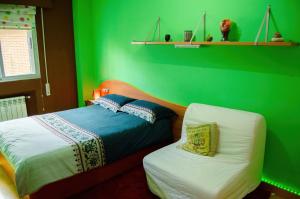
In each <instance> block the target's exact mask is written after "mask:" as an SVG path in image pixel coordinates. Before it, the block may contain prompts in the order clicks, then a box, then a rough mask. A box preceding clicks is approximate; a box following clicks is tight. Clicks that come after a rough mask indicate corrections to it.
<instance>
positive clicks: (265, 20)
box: [255, 5, 271, 44]
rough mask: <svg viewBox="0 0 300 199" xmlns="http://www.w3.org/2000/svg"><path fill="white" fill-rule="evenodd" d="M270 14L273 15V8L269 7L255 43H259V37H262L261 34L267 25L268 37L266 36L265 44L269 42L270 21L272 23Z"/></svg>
mask: <svg viewBox="0 0 300 199" xmlns="http://www.w3.org/2000/svg"><path fill="white" fill-rule="evenodd" d="M270 14H271V6H270V5H268V7H267V11H266V14H265V16H264V18H263V20H262V23H261V25H260V28H259V30H258V33H257V35H256V39H255V43H256V44H257V43H258V40H259V37H260V35H261V32H262V30H263V27H264V24H266V35H265V42H268V37H269V21H270Z"/></svg>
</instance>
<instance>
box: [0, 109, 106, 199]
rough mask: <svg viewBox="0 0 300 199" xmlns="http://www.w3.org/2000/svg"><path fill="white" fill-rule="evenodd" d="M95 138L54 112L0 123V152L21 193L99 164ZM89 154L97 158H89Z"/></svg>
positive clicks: (99, 151) (98, 145) (99, 145)
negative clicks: (11, 170) (9, 166)
mask: <svg viewBox="0 0 300 199" xmlns="http://www.w3.org/2000/svg"><path fill="white" fill-rule="evenodd" d="M99 139H100V138H98V137H97V136H95V135H93V134H91V133H90V132H87V131H85V130H83V129H79V128H78V127H76V126H74V125H72V124H70V123H68V122H66V121H64V120H63V119H62V118H60V117H58V116H56V115H55V114H46V115H42V116H36V117H27V118H22V119H17V120H11V121H6V122H1V123H0V152H1V153H2V154H3V155H4V156H5V157H6V159H7V160H8V161H9V162H10V163H11V165H12V167H13V168H14V170H15V176H16V179H15V182H16V185H17V190H18V193H19V195H20V196H21V197H23V196H25V195H27V194H31V193H33V192H35V191H37V190H38V189H39V188H41V187H42V186H44V185H46V184H49V183H52V182H55V181H57V180H60V179H64V178H67V177H69V176H73V175H75V174H77V173H80V172H83V171H87V170H89V169H92V168H95V167H98V166H102V165H103V164H104V159H103V151H102V147H103V146H102V142H101V140H99ZM88 146H93V149H92V148H88ZM94 146H96V147H94ZM93 156H94V159H97V161H95V162H93V161H92V158H93Z"/></svg>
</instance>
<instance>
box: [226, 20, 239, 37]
mask: <svg viewBox="0 0 300 199" xmlns="http://www.w3.org/2000/svg"><path fill="white" fill-rule="evenodd" d="M240 38H241V32H240V29H239V27H238V26H237V24H236V23H235V22H231V30H230V34H229V41H240Z"/></svg>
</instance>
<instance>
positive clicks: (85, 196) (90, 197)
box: [71, 166, 157, 199]
mask: <svg viewBox="0 0 300 199" xmlns="http://www.w3.org/2000/svg"><path fill="white" fill-rule="evenodd" d="M98 198H99V199H157V197H156V196H154V195H153V194H152V193H151V192H150V191H149V190H148V186H147V182H146V176H145V172H144V169H143V167H142V166H139V167H137V168H135V169H132V170H131V171H129V172H127V173H125V174H122V175H120V176H117V177H115V178H112V179H110V180H109V181H106V182H105V183H101V184H99V185H96V186H95V187H94V188H91V189H89V190H87V191H85V192H82V193H80V194H78V195H76V196H73V197H71V199H98Z"/></svg>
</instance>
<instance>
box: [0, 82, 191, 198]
mask: <svg viewBox="0 0 300 199" xmlns="http://www.w3.org/2000/svg"><path fill="white" fill-rule="evenodd" d="M96 90H98V91H101V92H102V91H108V92H105V94H107V93H109V94H120V95H126V96H128V97H132V98H136V99H144V100H148V101H151V102H155V103H157V104H160V105H163V106H165V107H168V108H170V109H172V110H173V111H174V112H176V114H177V117H176V118H174V121H173V135H174V139H175V140H177V139H178V138H179V137H180V134H181V126H182V121H183V116H184V113H185V110H186V107H184V106H180V105H177V104H173V103H170V102H167V101H164V100H160V99H158V98H155V97H153V96H150V95H148V94H146V93H144V92H143V91H141V90H139V89H137V88H135V87H133V86H131V85H129V84H127V83H125V82H121V81H117V80H108V81H105V82H103V83H102V84H101V85H100V86H99V88H98V89H96ZM102 93H103V92H102ZM167 144H169V143H161V144H159V145H156V146H152V147H148V148H145V149H142V150H140V151H138V152H136V153H135V154H132V155H130V156H127V157H125V158H123V159H121V160H118V161H116V162H114V163H112V164H109V165H106V166H104V167H100V168H96V169H93V170H91V171H89V172H85V173H81V174H77V175H75V176H72V177H69V178H66V179H63V180H60V181H57V182H54V183H51V184H49V185H46V186H44V187H42V188H41V189H40V190H39V191H37V192H35V193H33V194H31V195H30V196H26V199H27V198H30V199H48V198H56V199H58V198H67V197H69V196H72V195H74V194H77V193H80V192H83V191H84V190H86V189H88V188H90V187H92V186H94V185H96V184H99V183H101V182H104V181H106V180H108V179H110V178H112V177H115V176H117V175H119V174H122V173H124V172H126V171H128V170H130V169H132V168H134V167H136V166H137V165H139V164H141V163H142V160H143V157H144V156H145V155H147V154H149V153H151V152H152V151H154V150H156V149H158V148H161V147H163V146H165V145H167ZM0 166H2V167H3V168H4V169H5V170H6V172H7V173H8V175H9V176H11V177H12V178H13V176H14V174H13V172H12V171H13V170H12V169H11V167H10V165H9V163H8V162H7V161H6V160H5V159H4V158H3V157H1V154H0ZM0 189H1V188H0ZM0 191H1V190H0Z"/></svg>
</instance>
